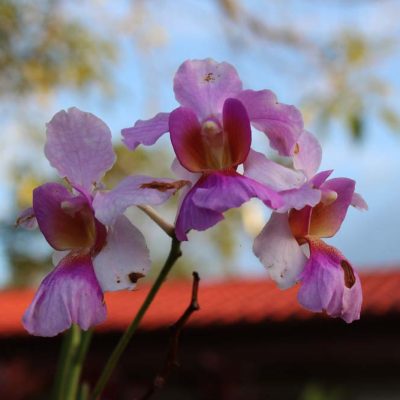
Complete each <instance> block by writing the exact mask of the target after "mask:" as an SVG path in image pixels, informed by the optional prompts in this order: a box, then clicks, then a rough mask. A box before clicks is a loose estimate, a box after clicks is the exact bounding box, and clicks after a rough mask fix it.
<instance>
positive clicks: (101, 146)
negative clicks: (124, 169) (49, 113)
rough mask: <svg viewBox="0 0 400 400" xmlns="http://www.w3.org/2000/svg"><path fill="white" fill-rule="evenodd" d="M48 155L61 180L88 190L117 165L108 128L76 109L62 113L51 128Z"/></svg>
mask: <svg viewBox="0 0 400 400" xmlns="http://www.w3.org/2000/svg"><path fill="white" fill-rule="evenodd" d="M44 152H45V154H46V157H47V158H48V160H49V161H50V164H51V165H52V166H53V167H54V168H56V169H57V171H58V173H59V174H60V176H61V177H66V178H68V180H69V181H70V182H71V183H72V184H73V185H74V186H78V187H81V188H84V189H88V190H90V189H91V187H92V185H93V183H95V182H99V181H100V179H101V178H102V177H103V175H104V173H105V172H106V171H108V170H109V169H110V168H111V167H112V165H113V164H114V162H115V154H114V150H113V148H112V143H111V132H110V129H109V128H108V126H107V125H106V124H105V123H104V122H103V121H102V120H101V119H100V118H97V117H96V116H95V115H93V114H90V113H87V112H83V111H81V110H79V109H77V108H75V107H73V108H70V109H68V111H67V112H66V111H64V110H62V111H60V112H58V113H57V114H56V115H55V116H54V117H53V119H52V120H51V121H50V122H49V123H48V124H47V142H46V146H45V149H44Z"/></svg>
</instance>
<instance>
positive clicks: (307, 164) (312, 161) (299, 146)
mask: <svg viewBox="0 0 400 400" xmlns="http://www.w3.org/2000/svg"><path fill="white" fill-rule="evenodd" d="M321 160H322V148H321V145H320V144H319V142H318V140H317V138H316V137H315V136H313V135H312V134H311V133H310V132H307V131H303V133H302V134H301V135H300V137H299V138H298V140H297V143H296V146H295V149H294V153H293V166H294V167H295V168H296V169H297V170H302V171H303V172H304V173H305V174H306V176H307V178H308V179H311V178H312V177H313V176H314V175H315V174H316V173H317V171H318V168H319V166H320V164H321Z"/></svg>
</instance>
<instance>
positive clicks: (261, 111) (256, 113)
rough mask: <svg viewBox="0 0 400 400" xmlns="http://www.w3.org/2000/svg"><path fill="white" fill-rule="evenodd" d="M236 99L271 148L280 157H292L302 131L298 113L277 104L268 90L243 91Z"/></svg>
mask: <svg viewBox="0 0 400 400" xmlns="http://www.w3.org/2000/svg"><path fill="white" fill-rule="evenodd" d="M237 98H238V99H239V100H240V101H241V102H242V103H243V105H244V106H245V108H246V110H247V113H248V114H249V118H250V121H251V123H252V125H253V126H254V127H255V128H256V129H258V130H260V131H262V132H264V133H265V134H266V135H267V136H268V139H269V141H270V144H271V147H272V148H274V149H275V150H277V151H278V152H279V154H280V155H282V156H292V155H293V151H294V149H295V145H296V143H297V141H298V139H299V136H300V134H301V133H302V131H303V118H302V116H301V113H300V111H299V110H298V109H297V108H296V107H294V106H290V105H287V104H280V103H278V101H277V99H276V96H275V94H274V93H273V92H271V91H270V90H260V91H254V90H244V91H242V92H241V93H240V94H239V95H238V96H237Z"/></svg>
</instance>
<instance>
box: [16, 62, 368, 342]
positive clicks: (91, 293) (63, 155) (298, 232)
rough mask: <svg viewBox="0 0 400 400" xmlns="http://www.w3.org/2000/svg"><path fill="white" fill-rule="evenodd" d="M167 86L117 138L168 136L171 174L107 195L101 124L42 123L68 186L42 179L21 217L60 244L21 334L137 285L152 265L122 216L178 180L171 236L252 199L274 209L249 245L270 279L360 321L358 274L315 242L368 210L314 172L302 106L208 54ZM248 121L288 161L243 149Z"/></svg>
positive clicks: (93, 315) (80, 319)
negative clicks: (352, 210) (152, 110)
mask: <svg viewBox="0 0 400 400" xmlns="http://www.w3.org/2000/svg"><path fill="white" fill-rule="evenodd" d="M174 92H175V97H176V99H177V101H178V103H179V104H180V106H179V107H178V108H176V109H175V110H173V111H172V112H170V113H165V112H161V113H159V114H157V115H156V116H155V117H154V118H152V119H150V120H146V121H143V120H139V121H137V122H136V123H135V125H134V126H133V127H131V128H126V129H123V130H122V135H123V141H124V143H125V144H126V145H127V146H128V147H129V148H130V149H131V150H134V149H135V148H136V147H137V146H138V145H140V144H143V145H153V144H154V143H155V142H156V141H157V140H158V139H159V138H160V137H161V136H162V135H163V134H165V133H167V132H169V134H170V139H171V144H172V148H173V150H174V152H175V155H176V159H175V160H174V162H173V164H172V171H173V172H174V173H175V175H176V177H177V179H178V181H174V180H172V179H166V178H165V179H157V180H155V179H154V178H151V177H146V176H135V177H128V178H125V179H124V180H123V181H122V182H121V183H120V184H119V185H118V186H117V187H116V188H114V189H113V190H111V191H107V190H105V189H104V188H103V187H102V186H101V184H100V179H101V178H102V176H103V175H104V173H105V172H106V171H107V170H108V169H110V168H111V166H112V165H113V163H114V160H115V156H114V153H113V150H112V145H111V135H110V132H109V129H108V128H107V126H106V125H105V124H104V123H103V122H102V121H101V120H100V119H98V118H97V117H95V116H94V115H92V114H89V113H84V112H82V111H79V110H78V109H76V108H72V109H70V110H68V112H64V111H61V112H59V113H58V114H56V115H55V116H54V118H53V119H52V120H51V122H50V123H49V124H48V126H47V143H46V147H45V154H46V156H47V158H48V160H49V161H50V163H51V165H52V166H53V167H55V168H56V169H57V171H58V173H59V175H60V176H61V177H63V178H66V182H67V186H68V187H66V186H63V185H61V184H58V183H48V184H45V185H42V186H40V187H38V188H36V189H35V190H34V192H33V207H32V208H31V209H29V210H25V211H24V212H23V214H22V216H21V223H23V224H25V225H33V224H32V221H34V220H36V221H37V224H38V226H39V228H40V230H41V231H42V233H43V235H44V236H45V238H46V239H47V241H48V242H49V244H50V245H51V246H52V247H53V248H54V249H55V250H56V253H55V257H54V259H55V264H56V268H55V269H54V270H53V271H52V272H51V273H50V274H49V275H48V276H47V277H46V278H45V279H44V281H43V282H42V284H41V286H40V288H39V290H38V292H37V294H36V296H35V298H34V300H33V302H32V304H31V306H30V307H29V309H28V310H27V312H26V314H25V316H24V319H23V321H24V325H25V327H26V328H27V329H28V331H29V332H31V333H33V334H37V335H45V336H51V335H55V334H57V333H58V332H61V331H62V330H65V329H66V328H68V327H69V326H70V325H71V323H77V324H79V325H80V326H81V327H82V328H83V329H87V328H88V327H90V326H91V325H95V324H97V323H99V322H101V321H102V320H103V319H104V318H105V314H106V311H105V305H104V302H103V292H104V291H106V290H120V289H131V288H133V287H134V285H135V283H136V281H137V279H138V278H140V277H141V276H143V275H144V274H145V273H146V272H147V270H148V268H149V266H150V261H149V256H148V250H147V248H146V244H145V241H144V238H143V236H142V234H141V233H140V232H139V231H138V230H137V228H135V227H134V226H133V225H132V223H131V222H130V221H129V220H128V219H127V218H126V217H125V216H124V215H123V213H124V211H125V210H126V208H127V207H129V206H131V205H139V204H150V205H156V204H161V203H162V202H164V201H166V200H167V199H168V198H169V197H170V196H171V195H172V194H173V193H174V192H175V191H176V189H177V188H180V187H182V186H185V187H186V189H184V190H183V191H182V194H181V198H180V205H179V209H178V212H177V217H176V221H175V235H176V238H177V239H178V240H180V241H183V240H187V239H188V237H187V234H188V232H189V231H190V230H192V229H195V230H199V231H202V230H206V229H208V228H210V227H212V226H213V225H215V224H217V223H218V222H219V221H221V220H222V219H223V218H224V217H223V213H224V212H225V211H227V210H228V209H231V208H234V207H239V206H240V205H241V204H243V203H244V202H246V201H248V200H249V199H251V198H258V199H260V200H261V201H262V202H263V203H264V204H265V205H266V206H267V207H269V208H270V209H272V215H271V218H270V219H269V221H268V222H267V224H266V225H265V227H264V229H263V230H262V232H261V233H260V234H259V235H258V236H257V238H256V239H255V242H254V246H253V250H254V253H255V254H256V255H257V257H258V258H259V259H260V260H261V262H262V263H263V265H264V266H265V267H266V268H267V270H268V271H269V274H270V276H271V278H272V279H274V280H275V281H276V282H277V283H278V285H279V286H280V287H282V288H287V287H290V286H292V285H294V284H295V283H300V285H301V286H300V289H299V292H298V299H299V302H300V303H301V304H302V305H303V306H304V307H306V308H308V309H310V310H312V311H326V312H327V313H328V314H329V315H331V316H334V317H341V318H343V319H344V320H345V321H346V322H351V321H353V320H355V319H358V318H359V314H360V308H361V302H362V293H361V286H360V280H359V277H358V275H357V273H356V272H355V271H354V269H353V268H352V266H351V264H350V262H349V261H348V260H347V259H346V258H345V257H344V256H343V255H342V254H341V253H340V251H339V250H337V249H336V248H334V247H331V246H329V245H327V244H326V243H325V242H324V241H322V240H321V238H328V237H332V236H333V235H335V233H336V232H337V231H338V230H339V228H340V226H341V224H342V222H343V220H344V218H345V216H346V213H347V210H348V208H349V206H350V205H352V206H354V207H356V208H359V209H366V208H367V205H366V203H365V201H364V200H363V199H362V197H361V196H360V195H359V194H357V193H355V182H354V181H353V180H350V179H347V178H335V179H328V177H329V175H330V174H331V172H332V171H322V172H319V173H318V168H319V166H320V162H321V157H322V151H321V146H320V144H319V143H318V141H317V139H316V138H315V137H314V136H313V135H312V134H311V133H309V132H307V131H306V130H304V126H303V119H302V116H301V113H300V112H299V110H297V109H296V108H295V107H293V106H289V105H285V104H281V103H278V101H277V98H276V96H275V95H274V93H272V92H271V91H269V90H260V91H253V90H244V89H243V88H242V82H241V81H240V78H239V76H238V74H237V72H236V70H235V69H234V68H233V67H232V66H231V65H230V64H227V63H217V62H215V61H213V60H211V59H207V60H194V61H186V62H184V63H183V64H182V65H181V66H180V68H179V69H178V71H177V73H176V75H175V78H174ZM252 128H254V130H257V131H260V132H262V133H263V134H265V135H266V136H267V138H268V140H269V143H270V146H271V148H272V149H274V150H276V151H277V152H278V154H279V155H280V156H284V157H286V158H287V160H288V162H289V164H290V167H286V166H283V165H281V164H278V163H276V162H274V161H272V160H270V159H268V158H267V157H266V156H265V155H263V154H261V153H259V152H256V151H255V150H253V149H252V148H251V143H252V134H253V131H252ZM239 166H240V167H241V168H240V169H238V167H239ZM239 171H243V172H239ZM155 182H156V183H157V184H154V183H155ZM182 182H183V183H182ZM186 183H187V184H186Z"/></svg>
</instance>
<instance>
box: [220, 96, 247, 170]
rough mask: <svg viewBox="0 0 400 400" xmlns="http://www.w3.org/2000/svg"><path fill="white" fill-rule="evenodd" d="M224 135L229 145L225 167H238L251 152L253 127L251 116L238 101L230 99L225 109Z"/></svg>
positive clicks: (225, 104)
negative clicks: (251, 125)
mask: <svg viewBox="0 0 400 400" xmlns="http://www.w3.org/2000/svg"><path fill="white" fill-rule="evenodd" d="M223 128H224V135H225V136H226V139H227V140H228V143H229V151H227V153H228V154H227V158H229V160H227V161H225V162H223V164H224V165H229V166H233V167H236V166H238V165H239V164H242V163H243V162H244V161H245V160H246V158H247V156H248V154H249V151H250V145H251V127H250V121H249V116H248V115H247V111H246V109H245V108H244V106H243V104H242V103H241V102H240V101H239V100H237V99H231V98H228V99H227V100H226V101H225V103H224V107H223Z"/></svg>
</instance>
